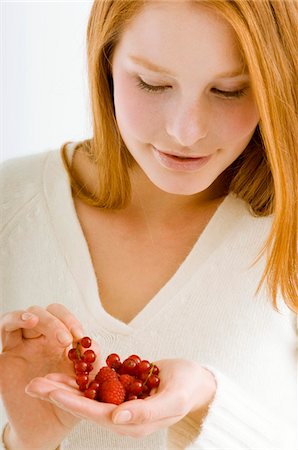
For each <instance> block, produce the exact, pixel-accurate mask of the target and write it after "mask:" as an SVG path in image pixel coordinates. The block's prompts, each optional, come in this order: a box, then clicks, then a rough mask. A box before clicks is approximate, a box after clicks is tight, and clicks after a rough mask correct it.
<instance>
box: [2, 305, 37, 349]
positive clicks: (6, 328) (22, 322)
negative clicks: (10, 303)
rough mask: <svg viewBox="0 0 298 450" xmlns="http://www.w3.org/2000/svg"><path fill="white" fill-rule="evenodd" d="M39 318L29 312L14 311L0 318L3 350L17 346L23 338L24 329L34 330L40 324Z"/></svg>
mask: <svg viewBox="0 0 298 450" xmlns="http://www.w3.org/2000/svg"><path fill="white" fill-rule="evenodd" d="M38 320H39V319H38V317H37V316H36V315H34V314H31V313H28V312H27V311H24V310H20V311H13V312H9V313H6V314H3V315H2V316H1V318H0V330H1V340H2V350H7V349H8V348H12V347H14V346H15V345H17V344H18V343H19V342H20V341H21V340H22V338H23V334H22V330H23V329H32V328H33V327H34V326H35V325H36V324H37V322H38Z"/></svg>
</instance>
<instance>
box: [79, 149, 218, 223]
mask: <svg viewBox="0 0 298 450" xmlns="http://www.w3.org/2000/svg"><path fill="white" fill-rule="evenodd" d="M72 165H73V169H74V171H75V173H76V175H78V177H79V180H80V182H81V183H82V184H85V185H86V187H87V188H88V190H89V191H90V192H96V187H97V186H98V183H97V170H96V168H95V166H94V164H93V163H91V162H90V160H88V158H87V157H86V155H84V154H82V153H81V152H75V154H74V157H73V161H72ZM130 180H131V194H132V195H131V201H130V204H129V205H128V206H127V208H126V209H125V210H123V211H121V212H120V215H121V216H123V215H124V216H126V217H130V218H132V219H135V220H138V219H140V220H142V219H144V218H145V219H146V222H150V223H151V224H155V225H156V226H158V225H160V226H161V227H162V226H163V225H165V226H168V225H169V224H171V225H172V226H174V225H175V224H176V225H177V226H179V224H180V223H181V222H185V221H187V220H188V219H190V220H191V219H193V218H195V217H197V216H198V215H199V216H200V215H201V214H202V213H203V212H204V211H206V210H208V209H209V208H210V207H211V208H214V206H216V205H217V204H219V203H220V202H221V201H222V200H223V198H224V196H225V194H223V192H225V189H224V182H223V177H218V178H217V180H215V182H214V183H213V184H212V185H211V186H209V187H208V188H207V189H206V190H204V191H203V192H199V193H197V194H193V195H178V194H171V193H168V192H165V191H163V190H161V189H159V188H158V187H157V186H155V185H154V184H153V183H152V182H151V180H150V179H149V178H148V177H147V176H146V175H145V173H144V172H143V170H142V169H141V168H140V167H139V166H138V165H137V164H135V165H134V166H133V168H132V169H131V170H130Z"/></svg>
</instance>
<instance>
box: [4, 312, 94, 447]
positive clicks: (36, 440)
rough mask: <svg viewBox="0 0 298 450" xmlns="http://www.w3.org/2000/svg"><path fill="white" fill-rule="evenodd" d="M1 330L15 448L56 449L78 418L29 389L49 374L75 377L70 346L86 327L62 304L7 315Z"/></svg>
mask: <svg viewBox="0 0 298 450" xmlns="http://www.w3.org/2000/svg"><path fill="white" fill-rule="evenodd" d="M0 330H1V339H2V353H1V355H0V389H1V395H2V399H3V403H4V406H5V409H6V412H7V416H8V420H9V425H10V426H9V433H8V440H9V442H13V444H14V447H13V448H39V449H47V448H51V449H52V448H55V447H56V446H58V445H59V443H60V442H61V440H62V439H63V437H64V436H65V435H67V434H68V433H69V431H70V430H71V429H72V427H73V426H74V425H75V424H76V423H77V422H78V420H79V419H78V418H77V417H75V416H73V415H72V414H68V413H66V412H65V411H63V410H61V409H60V408H57V407H56V406H55V405H54V404H51V403H48V402H44V401H41V400H40V399H36V398H32V397H31V396H29V395H27V394H26V393H25V387H26V386H27V384H28V383H29V382H30V381H31V380H32V379H33V378H36V377H40V376H45V375H46V374H47V373H49V372H60V373H62V374H65V375H67V374H71V373H72V371H73V368H72V363H71V362H70V361H69V360H68V358H67V348H68V347H69V345H70V344H71V343H72V342H73V341H76V340H78V339H80V338H81V337H82V336H83V329H82V326H81V324H80V322H79V321H78V320H77V319H76V318H75V317H74V316H73V315H72V314H71V313H70V312H69V311H68V310H67V309H66V308H65V307H64V306H63V305H60V304H52V305H49V306H48V307H47V308H46V309H43V308H40V307H38V306H32V307H30V308H28V309H27V310H26V311H13V312H10V313H7V314H4V315H3V316H2V317H1V319H0ZM97 353H98V351H97ZM28 412H30V414H28ZM33 430H34V431H33Z"/></svg>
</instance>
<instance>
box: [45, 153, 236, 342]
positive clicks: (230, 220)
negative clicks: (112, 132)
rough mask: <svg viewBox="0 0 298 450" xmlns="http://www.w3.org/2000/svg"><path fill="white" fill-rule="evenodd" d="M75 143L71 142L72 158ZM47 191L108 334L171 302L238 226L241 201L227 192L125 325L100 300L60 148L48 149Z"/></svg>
mask: <svg viewBox="0 0 298 450" xmlns="http://www.w3.org/2000/svg"><path fill="white" fill-rule="evenodd" d="M74 147H75V145H73V144H72V145H68V148H67V150H68V156H69V159H70V160H71V158H72V155H73V150H74ZM44 193H45V198H46V202H47V206H48V211H49V215H50V220H51V223H52V226H53V228H54V231H55V235H56V238H57V240H58V243H59V247H60V248H61V252H62V254H63V255H64V258H65V260H66V263H67V266H68V268H69V271H70V272H71V274H72V277H73V279H74V281H75V283H76V285H77V286H78V289H79V291H80V293H81V298H82V300H83V302H84V305H85V307H86V308H87V309H88V310H89V312H90V313H91V315H92V316H93V317H94V318H95V320H96V321H97V322H98V323H99V324H100V325H101V326H102V327H104V328H105V329H107V330H109V331H110V332H116V333H121V334H131V333H133V332H135V331H137V330H138V329H139V328H142V329H143V327H144V326H147V325H148V322H150V319H151V318H154V316H155V315H156V314H158V313H159V312H160V311H161V309H162V308H164V307H165V306H166V305H167V304H168V302H170V301H174V297H175V296H177V295H178V294H179V293H180V291H181V289H182V288H183V286H184V285H185V284H186V283H187V282H188V281H189V280H190V279H191V278H192V276H193V275H194V274H195V273H196V272H197V271H198V270H199V268H200V265H201V264H202V263H204V262H205V261H206V259H208V257H209V256H210V255H211V254H212V253H213V252H214V251H216V250H217V249H218V248H219V247H220V246H221V245H222V243H223V241H224V240H225V238H226V236H227V235H230V233H232V230H233V228H234V227H235V226H236V223H235V222H237V217H235V208H234V202H235V201H237V202H239V199H237V198H235V197H234V196H233V195H231V194H229V195H227V196H226V197H225V198H224V199H223V201H222V202H221V203H220V204H219V206H218V207H217V209H216V211H215V212H214V214H213V215H212V217H211V219H210V220H209V222H208V223H207V225H206V227H205V228H204V230H203V232H202V233H201V234H200V236H199V237H198V239H197V241H196V242H195V244H194V245H193V247H192V249H191V250H190V252H189V253H188V255H187V256H186V258H185V259H184V261H183V262H182V263H181V264H180V266H179V267H178V269H177V271H176V272H175V273H174V274H173V275H172V276H171V278H170V279H169V280H168V281H167V282H166V283H165V284H164V286H162V288H161V289H160V290H159V291H158V292H157V293H156V294H155V295H154V297H153V298H152V299H151V300H150V301H149V302H148V303H147V304H146V305H145V306H144V308H142V309H141V310H140V311H139V312H138V313H137V314H136V316H135V317H134V318H133V319H132V320H131V321H130V322H129V323H125V322H122V321H121V320H119V319H117V318H116V317H114V316H112V315H110V314H109V313H108V312H107V311H106V310H105V309H104V308H103V305H102V303H101V300H100V295H99V289H98V283H97V278H96V275H95V270H94V267H93V263H92V259H91V255H90V252H89V248H88V244H87V241H86V238H85V235H84V233H83V230H82V228H81V224H80V221H79V218H78V216H77V212H76V208H75V205H74V200H73V197H72V190H71V186H70V181H69V177H68V174H67V172H66V170H65V168H64V166H63V162H62V158H61V153H60V151H50V152H49V155H48V159H47V162H46V166H45V171H44Z"/></svg>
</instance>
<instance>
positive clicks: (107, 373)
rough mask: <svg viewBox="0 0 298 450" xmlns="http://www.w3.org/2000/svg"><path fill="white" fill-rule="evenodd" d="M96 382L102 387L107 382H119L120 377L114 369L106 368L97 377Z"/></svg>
mask: <svg viewBox="0 0 298 450" xmlns="http://www.w3.org/2000/svg"><path fill="white" fill-rule="evenodd" d="M95 380H96V381H97V382H98V383H99V385H101V384H102V383H104V382H105V381H113V380H116V381H118V375H117V373H116V372H115V370H114V369H111V368H110V367H107V366H104V367H102V368H101V369H100V371H99V372H98V373H97V375H96V376H95Z"/></svg>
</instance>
